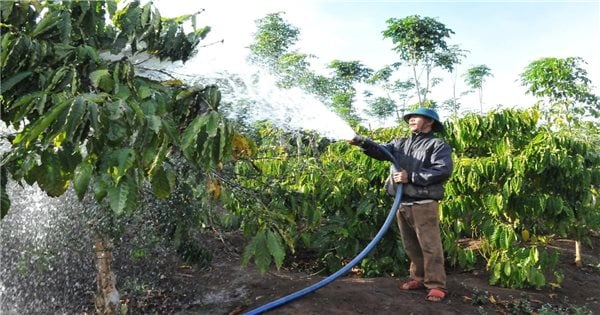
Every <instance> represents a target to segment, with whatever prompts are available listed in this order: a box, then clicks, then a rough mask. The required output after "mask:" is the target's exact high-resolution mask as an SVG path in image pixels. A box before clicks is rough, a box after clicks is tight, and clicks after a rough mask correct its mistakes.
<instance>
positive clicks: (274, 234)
mask: <svg viewBox="0 0 600 315" xmlns="http://www.w3.org/2000/svg"><path fill="white" fill-rule="evenodd" d="M386 135H387V136H389V134H386ZM254 140H255V141H256V142H255V144H254V145H252V146H256V147H257V149H256V150H255V151H253V152H252V153H251V154H250V155H249V156H245V157H243V158H241V159H240V160H238V162H237V163H236V170H235V179H234V180H232V181H234V182H236V183H239V185H240V186H236V187H231V186H229V187H228V185H225V188H226V189H224V198H223V200H224V201H225V204H226V206H227V207H228V208H229V209H232V210H235V212H236V215H237V216H238V217H239V220H240V222H241V227H242V229H243V230H244V231H245V232H246V233H248V234H249V235H255V236H254V237H253V238H252V241H251V242H250V244H249V245H248V247H247V248H246V251H245V252H244V262H245V263H247V262H249V261H250V260H251V259H252V258H253V259H254V262H255V263H256V264H257V266H258V267H260V268H261V269H262V270H266V268H267V267H268V266H269V264H270V263H271V262H272V261H273V260H274V261H275V262H276V266H278V267H279V266H280V263H279V261H280V260H279V259H281V255H282V253H285V252H288V253H291V254H292V255H296V254H299V253H304V254H303V255H306V253H313V254H311V255H316V256H314V257H313V256H311V257H312V258H311V259H315V260H317V261H320V265H321V266H323V267H324V268H326V270H328V271H330V272H333V271H335V270H337V269H338V268H339V267H341V264H342V263H343V262H344V261H347V260H349V259H351V258H353V257H354V256H355V255H356V254H357V253H358V252H359V251H360V250H361V249H362V247H364V246H365V245H366V244H367V243H368V241H370V240H371V239H372V237H373V236H374V235H375V233H376V232H377V230H376V229H375V228H376V227H377V226H380V225H381V224H383V222H384V220H385V217H386V215H387V211H388V208H389V206H391V202H392V200H391V199H390V198H389V196H387V195H386V194H385V192H384V191H383V189H382V185H383V179H384V178H385V176H384V174H385V173H386V172H387V171H388V167H389V165H386V163H383V162H377V161H374V160H372V159H370V158H368V157H366V156H365V155H364V154H362V152H360V151H359V150H357V149H355V148H350V147H349V146H348V145H346V144H345V143H330V142H329V141H328V140H326V139H321V138H318V137H316V136H315V135H310V134H286V133H283V132H281V131H278V130H274V129H272V128H271V127H269V126H263V127H262V128H260V129H259V131H258V133H257V134H256V135H255V137H254ZM248 141H250V140H249V139H248ZM253 142H254V141H253ZM269 238H270V239H269ZM398 242H399V239H398V237H397V234H396V233H390V234H388V235H387V236H386V237H384V239H383V240H382V242H381V243H380V245H379V246H378V247H377V248H376V249H375V250H374V252H373V253H372V254H371V256H369V259H368V260H367V261H365V262H363V265H362V271H363V272H364V273H365V274H366V273H368V274H369V275H372V276H373V275H383V274H386V273H389V272H395V273H403V272H404V270H405V269H404V268H403V263H404V262H405V261H406V258H405V256H404V252H403V251H402V248H401V247H400V246H398V245H399V243H398ZM265 256H266V257H265Z"/></svg>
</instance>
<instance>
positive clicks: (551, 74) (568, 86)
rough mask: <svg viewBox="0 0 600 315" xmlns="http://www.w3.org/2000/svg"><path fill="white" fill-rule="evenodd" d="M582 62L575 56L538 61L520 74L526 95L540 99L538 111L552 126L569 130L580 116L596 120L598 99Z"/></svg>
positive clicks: (599, 104)
mask: <svg viewBox="0 0 600 315" xmlns="http://www.w3.org/2000/svg"><path fill="white" fill-rule="evenodd" d="M584 63H585V61H584V60H583V59H581V58H576V57H568V58H541V59H539V60H536V61H533V62H532V63H530V64H529V65H528V66H527V68H525V71H523V73H522V74H521V83H522V85H524V86H526V87H527V93H530V94H532V95H533V96H536V97H538V98H540V99H541V100H542V110H543V111H544V113H545V114H546V117H547V118H548V120H550V119H552V120H553V121H551V122H552V123H553V124H554V125H557V126H559V127H561V126H567V127H568V128H573V127H575V126H574V124H575V123H578V122H580V121H581V117H585V116H588V115H589V116H592V117H595V118H597V117H598V114H599V110H600V100H599V98H598V96H597V95H594V94H593V93H592V85H591V81H590V79H588V78H587V71H586V70H585V69H584V68H582V66H581V65H582V64H584Z"/></svg>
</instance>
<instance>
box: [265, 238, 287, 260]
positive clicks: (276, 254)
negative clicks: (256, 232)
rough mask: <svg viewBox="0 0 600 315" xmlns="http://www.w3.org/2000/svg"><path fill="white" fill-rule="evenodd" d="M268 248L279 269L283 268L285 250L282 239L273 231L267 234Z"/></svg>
mask: <svg viewBox="0 0 600 315" xmlns="http://www.w3.org/2000/svg"><path fill="white" fill-rule="evenodd" d="M267 247H268V248H269V253H270V254H271V255H272V256H273V258H275V265H276V266H277V269H279V268H281V266H282V265H283V259H284V258H285V250H284V248H283V245H282V243H281V237H279V235H277V234H275V233H274V232H273V231H269V232H268V233H267Z"/></svg>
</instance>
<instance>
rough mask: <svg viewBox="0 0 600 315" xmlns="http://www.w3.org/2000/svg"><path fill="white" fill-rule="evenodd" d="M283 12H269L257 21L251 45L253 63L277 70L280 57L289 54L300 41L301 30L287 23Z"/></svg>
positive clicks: (250, 56) (250, 58)
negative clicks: (282, 15)
mask: <svg viewBox="0 0 600 315" xmlns="http://www.w3.org/2000/svg"><path fill="white" fill-rule="evenodd" d="M281 14H283V13H282V12H277V13H269V14H267V15H266V16H265V17H263V18H261V19H258V20H256V21H255V24H256V32H254V34H253V35H254V42H252V43H251V44H250V47H249V48H250V52H251V53H250V55H249V60H250V61H251V62H252V63H255V64H260V65H265V66H268V67H269V68H270V69H271V70H277V69H278V64H279V59H280V58H282V57H283V56H284V55H285V54H288V53H289V52H290V48H291V47H293V46H294V45H295V44H296V42H297V41H298V35H299V34H300V31H299V30H298V28H296V27H295V26H293V25H291V24H289V23H287V22H286V21H285V20H284V19H283V18H282V17H281Z"/></svg>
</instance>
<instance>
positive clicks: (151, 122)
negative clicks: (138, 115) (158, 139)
mask: <svg viewBox="0 0 600 315" xmlns="http://www.w3.org/2000/svg"><path fill="white" fill-rule="evenodd" d="M146 121H147V122H148V128H149V129H150V130H152V131H154V133H155V134H158V133H159V132H160V127H161V126H162V121H161V119H160V117H158V116H156V115H149V116H146Z"/></svg>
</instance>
